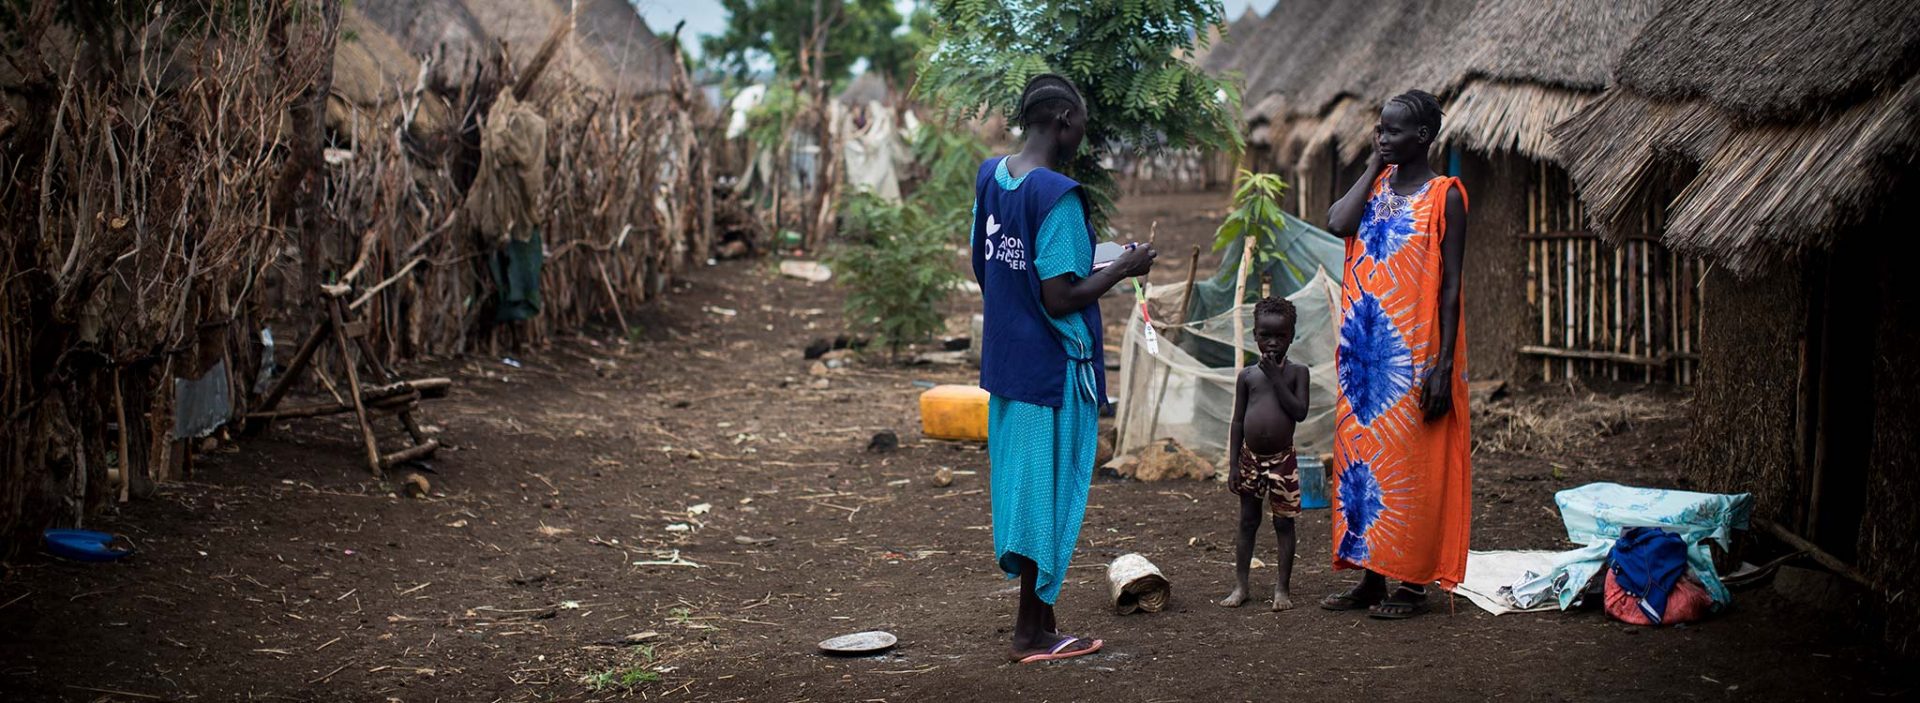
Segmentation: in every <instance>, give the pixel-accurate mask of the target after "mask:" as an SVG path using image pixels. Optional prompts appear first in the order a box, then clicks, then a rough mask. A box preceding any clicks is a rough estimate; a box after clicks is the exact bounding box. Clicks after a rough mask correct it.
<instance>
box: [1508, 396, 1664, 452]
mask: <svg viewBox="0 0 1920 703" xmlns="http://www.w3.org/2000/svg"><path fill="white" fill-rule="evenodd" d="M1473 410H1474V417H1473V422H1474V429H1473V439H1474V443H1473V450H1474V452H1476V453H1479V452H1516V453H1522V454H1559V453H1564V452H1568V451H1573V450H1577V449H1583V448H1586V447H1589V446H1592V445H1593V444H1596V443H1598V442H1600V441H1601V440H1604V439H1606V438H1608V437H1612V436H1614V435H1618V434H1622V433H1625V432H1629V431H1632V430H1633V428H1634V427H1635V426H1638V425H1644V424H1649V423H1656V422H1680V421H1681V420H1682V419H1683V418H1684V412H1685V410H1684V406H1683V404H1680V403H1675V402H1674V401H1673V399H1671V398H1665V397H1658V396H1652V395H1646V394H1627V395H1617V396H1608V395H1601V394H1598V393H1592V392H1585V391H1580V390H1577V389H1575V390H1570V391H1567V392H1561V391H1556V390H1543V391H1541V392H1531V393H1526V394H1521V395H1519V396H1507V397H1504V398H1500V399H1498V400H1494V401H1492V402H1483V403H1479V404H1477V405H1475V406H1474V409H1473Z"/></svg>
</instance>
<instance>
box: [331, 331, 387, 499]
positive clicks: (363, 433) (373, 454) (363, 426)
mask: <svg viewBox="0 0 1920 703" xmlns="http://www.w3.org/2000/svg"><path fill="white" fill-rule="evenodd" d="M327 312H328V313H329V314H330V315H331V316H332V318H333V326H334V327H335V328H339V329H345V328H346V323H345V322H344V321H343V320H342V319H341V315H340V299H338V298H335V299H333V300H330V301H328V305H327ZM334 339H335V340H337V341H338V342H339V347H340V363H341V365H343V366H346V367H347V395H348V396H350V397H352V398H353V412H354V414H355V415H356V416H358V417H359V419H360V437H361V439H363V440H365V442H366V445H367V470H368V471H371V472H373V476H374V478H380V475H381V473H380V468H381V463H380V445H379V442H378V441H377V440H375V439H374V436H373V422H372V420H370V419H368V418H367V406H366V403H364V402H361V400H360V371H359V370H358V369H356V368H355V366H357V364H355V363H354V361H353V352H352V351H351V345H350V344H349V343H348V341H347V337H346V335H344V334H342V335H335V336H334Z"/></svg>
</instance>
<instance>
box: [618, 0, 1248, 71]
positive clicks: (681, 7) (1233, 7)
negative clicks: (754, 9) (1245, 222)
mask: <svg viewBox="0 0 1920 703" xmlns="http://www.w3.org/2000/svg"><path fill="white" fill-rule="evenodd" d="M791 1H792V2H803V1H804V0H791ZM1275 1H1276V0H1226V6H1227V19H1230V20H1231V19H1236V18H1238V17H1239V16H1240V13H1242V12H1246V9H1247V6H1248V5H1252V6H1253V8H1254V9H1255V10H1257V11H1259V12H1261V13H1265V12H1266V11H1267V10H1269V9H1272V8H1273V3H1274V2H1275ZM632 2H633V4H634V7H637V8H639V9H640V16H641V17H645V18H646V19H647V26H648V27H652V28H653V29H654V30H655V31H664V30H670V29H673V25H674V23H676V22H679V21H681V20H686V22H687V28H686V29H684V30H682V31H681V37H682V38H684V39H687V40H689V41H687V42H686V44H687V52H688V53H691V54H693V55H694V56H696V57H697V56H699V55H700V42H698V41H693V39H695V38H696V37H699V36H700V35H702V34H719V33H720V32H721V30H723V29H725V28H726V25H727V13H726V11H725V10H722V9H720V2H719V0H632ZM894 4H895V5H898V6H899V7H900V15H901V16H903V17H904V16H906V15H907V14H909V13H911V12H912V11H913V5H914V0H894Z"/></svg>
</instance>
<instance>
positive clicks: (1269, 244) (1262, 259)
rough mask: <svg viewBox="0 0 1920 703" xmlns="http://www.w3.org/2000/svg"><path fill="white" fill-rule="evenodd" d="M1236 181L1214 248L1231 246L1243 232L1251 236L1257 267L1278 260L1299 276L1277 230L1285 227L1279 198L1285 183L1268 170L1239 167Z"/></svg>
mask: <svg viewBox="0 0 1920 703" xmlns="http://www.w3.org/2000/svg"><path fill="white" fill-rule="evenodd" d="M1234 180H1235V181H1236V182H1237V183H1236V185H1235V186H1234V189H1233V212H1232V213H1229V214H1228V215H1227V219H1226V221H1225V222H1221V223H1220V229H1219V230H1217V231H1215V233H1214V235H1213V250H1214V251H1220V250H1222V249H1225V248H1227V247H1228V246H1231V245H1232V244H1233V243H1234V242H1235V241H1236V240H1238V239H1240V237H1241V236H1242V235H1246V236H1251V237H1253V243H1254V248H1253V249H1254V255H1255V256H1256V257H1257V258H1255V259H1254V260H1253V263H1255V264H1259V268H1265V267H1266V265H1267V264H1269V263H1272V262H1274V261H1279V262H1281V263H1284V264H1286V265H1287V270H1288V271H1291V272H1293V274H1294V275H1295V276H1297V277H1300V278H1305V276H1302V275H1301V272H1300V269H1299V268H1298V267H1295V266H1294V265H1293V262H1292V261H1291V260H1288V259H1287V255H1286V253H1285V252H1283V251H1281V250H1280V232H1281V230H1284V229H1286V227H1287V218H1286V215H1285V213H1284V212H1282V211H1281V209H1280V197H1281V196H1282V195H1285V194H1286V192H1287V182H1286V181H1283V180H1280V177H1279V176H1277V175H1274V174H1271V173H1254V172H1252V171H1248V170H1246V169H1241V170H1240V172H1239V173H1238V175H1236V176H1235V177H1234Z"/></svg>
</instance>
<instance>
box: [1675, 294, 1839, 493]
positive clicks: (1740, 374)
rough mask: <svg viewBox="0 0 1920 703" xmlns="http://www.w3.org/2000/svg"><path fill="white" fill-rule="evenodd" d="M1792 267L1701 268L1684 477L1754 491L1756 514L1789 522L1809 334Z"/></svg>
mask: <svg viewBox="0 0 1920 703" xmlns="http://www.w3.org/2000/svg"><path fill="white" fill-rule="evenodd" d="M1800 269H1801V267H1800V265H1798V263H1795V264H1793V265H1785V264H1783V265H1780V266H1776V267H1773V268H1772V269H1770V270H1768V271H1767V272H1766V273H1765V274H1764V275H1760V276H1755V277H1752V278H1744V279H1743V278H1740V277H1737V276H1735V275H1734V274H1732V273H1730V272H1728V271H1726V270H1725V269H1722V268H1715V269H1713V270H1711V271H1709V272H1708V273H1707V276H1706V283H1705V285H1704V291H1703V292H1702V299H1703V302H1702V305H1703V307H1705V308H1706V310H1707V314H1706V315H1705V319H1704V321H1703V325H1702V330H1701V336H1702V342H1703V343H1702V345H1701V350H1702V360H1701V364H1700V375H1699V381H1698V383H1696V384H1695V386H1694V399H1693V413H1692V415H1693V416H1692V421H1691V427H1690V428H1689V439H1688V443H1689V444H1690V445H1691V447H1692V450H1691V451H1689V452H1687V454H1686V462H1685V464H1684V465H1683V466H1682V473H1683V474H1684V475H1685V477H1686V478H1687V479H1688V482H1689V483H1690V484H1692V485H1694V486H1698V487H1700V488H1701V489H1702V490H1707V491H1715V492H1724V493H1752V494H1753V496H1754V501H1755V506H1754V515H1755V516H1756V517H1763V518H1767V519H1770V520H1773V521H1775V522H1778V523H1780V524H1783V525H1793V524H1794V523H1795V521H1796V520H1797V517H1796V513H1795V511H1796V510H1797V508H1796V507H1795V506H1799V505H1801V504H1803V503H1804V502H1805V500H1806V498H1807V496H1806V490H1805V488H1804V487H1803V485H1802V482H1801V480H1800V476H1801V473H1802V471H1803V467H1802V463H1801V460H1800V459H1799V452H1800V451H1801V450H1802V443H1801V441H1800V440H1799V439H1797V438H1798V436H1799V432H1800V426H1799V424H1798V421H1797V404H1798V402H1797V400H1796V381H1795V379H1798V378H1800V375H1801V369H1800V359H1801V357H1802V355H1803V354H1804V353H1805V352H1804V350H1805V349H1806V346H1807V343H1808V341H1809V340H1808V338H1807V334H1806V329H1805V325H1803V324H1800V321H1802V320H1805V319H1806V318H1807V306H1806V301H1807V296H1806V285H1805V282H1804V280H1803V273H1802V271H1801V270H1800Z"/></svg>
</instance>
